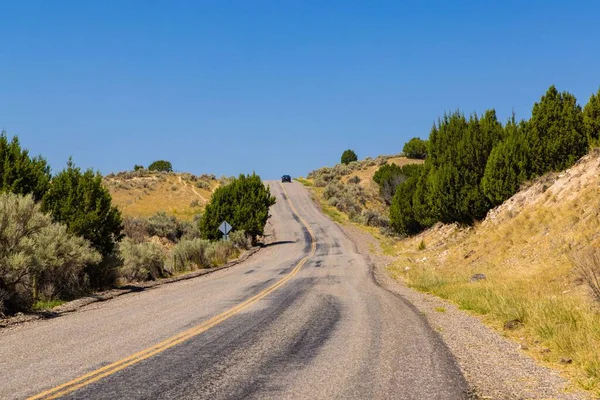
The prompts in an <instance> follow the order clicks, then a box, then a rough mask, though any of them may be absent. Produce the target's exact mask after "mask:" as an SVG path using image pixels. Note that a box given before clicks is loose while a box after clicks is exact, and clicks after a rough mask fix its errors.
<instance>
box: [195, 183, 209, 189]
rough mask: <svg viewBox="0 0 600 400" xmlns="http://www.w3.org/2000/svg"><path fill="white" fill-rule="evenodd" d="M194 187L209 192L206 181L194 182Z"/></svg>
mask: <svg viewBox="0 0 600 400" xmlns="http://www.w3.org/2000/svg"><path fill="white" fill-rule="evenodd" d="M196 187H197V188H198V189H204V190H210V184H209V183H208V182H206V181H198V182H196Z"/></svg>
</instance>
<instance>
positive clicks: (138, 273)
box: [119, 238, 169, 282]
mask: <svg viewBox="0 0 600 400" xmlns="http://www.w3.org/2000/svg"><path fill="white" fill-rule="evenodd" d="M119 248H120V251H121V257H122V258H123V266H122V267H121V269H120V271H119V272H120V275H121V277H122V278H124V279H125V280H126V281H129V282H142V281H147V280H155V279H158V278H162V277H165V276H168V275H169V274H168V273H167V271H166V270H165V253H164V251H163V249H162V248H161V247H160V246H159V245H158V244H156V243H153V242H144V243H135V242H134V241H133V240H131V239H129V238H125V239H123V241H122V242H121V244H120V246H119Z"/></svg>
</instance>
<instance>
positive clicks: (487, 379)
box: [341, 225, 592, 399]
mask: <svg viewBox="0 0 600 400" xmlns="http://www.w3.org/2000/svg"><path fill="white" fill-rule="evenodd" d="M341 228H342V229H343V231H344V232H345V233H346V235H347V236H348V237H349V238H350V239H351V240H352V241H353V242H354V243H355V244H356V246H357V248H358V250H359V251H360V252H361V253H362V254H364V255H365V256H367V257H368V258H369V259H370V261H371V264H372V268H373V277H374V279H375V280H376V281H377V282H378V283H379V284H380V285H381V286H383V287H384V288H386V289H387V290H389V291H391V292H392V293H394V294H396V295H398V296H401V297H403V298H404V299H406V300H408V301H409V302H410V303H412V304H413V305H414V306H415V307H416V308H417V309H418V310H419V312H421V313H422V314H423V315H424V316H425V317H426V318H427V320H428V321H429V323H430V324H431V326H432V327H434V328H435V329H436V330H437V332H438V333H439V335H440V336H441V338H442V339H443V341H444V342H445V343H446V345H447V346H448V348H449V349H450V351H451V352H452V353H453V354H454V356H455V357H456V360H457V362H458V364H459V367H460V368H461V370H462V373H463V375H464V377H465V378H466V380H467V382H468V383H469V386H470V387H471V388H472V389H473V390H474V391H475V393H476V396H477V397H478V398H481V399H588V398H592V397H591V396H590V395H588V394H586V393H583V392H575V391H572V390H569V389H568V385H569V383H568V381H567V380H566V379H565V378H563V377H562V376H560V374H559V373H558V372H557V371H554V370H552V369H549V368H547V367H544V366H541V365H539V364H538V363H537V362H536V361H535V360H533V359H532V358H531V357H529V356H528V355H527V354H525V353H524V352H523V350H521V349H520V346H519V344H517V343H514V342H512V341H510V340H508V339H506V338H504V337H502V336H501V335H500V334H498V333H497V332H495V331H494V330H492V329H491V328H489V327H487V326H485V325H484V324H483V323H482V322H481V321H480V320H479V319H478V318H476V317H474V316H471V315H469V314H467V313H465V312H464V311H461V310H459V309H458V308H457V307H456V306H455V305H454V304H452V303H449V302H447V301H445V300H443V299H440V298H438V297H435V296H432V295H428V294H425V293H421V292H418V291H415V290H413V289H410V288H409V287H407V286H406V285H404V284H402V283H401V282H398V281H397V280H395V279H394V278H392V277H391V275H390V274H389V272H388V271H387V270H386V266H387V265H389V264H390V263H391V262H392V261H393V257H390V256H386V255H384V254H383V252H382V251H381V247H380V245H379V242H378V241H377V239H375V238H374V237H372V236H371V235H370V234H368V233H367V232H364V231H363V230H361V229H359V228H357V227H355V226H352V225H344V226H341ZM440 310H445V311H443V312H440Z"/></svg>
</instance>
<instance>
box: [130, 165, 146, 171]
mask: <svg viewBox="0 0 600 400" xmlns="http://www.w3.org/2000/svg"><path fill="white" fill-rule="evenodd" d="M143 169H144V166H143V165H138V164H135V165H134V166H133V170H134V171H140V170H143Z"/></svg>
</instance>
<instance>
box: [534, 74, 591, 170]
mask: <svg viewBox="0 0 600 400" xmlns="http://www.w3.org/2000/svg"><path fill="white" fill-rule="evenodd" d="M528 127H529V134H528V146H529V157H530V159H531V172H532V174H533V175H534V176H539V175H543V174H545V173H546V172H549V171H560V170H563V169H566V168H568V167H570V166H571V165H573V164H574V163H575V161H577V160H578V159H579V158H581V157H582V156H583V155H585V153H586V152H587V150H588V137H587V134H586V132H585V128H584V124H583V113H582V111H581V107H580V106H579V105H578V104H577V100H576V99H575V96H573V95H572V94H571V93H568V92H562V93H559V92H558V90H556V87H554V85H553V86H550V88H549V89H548V91H547V92H546V94H545V95H544V96H542V98H541V100H540V102H539V103H535V105H534V106H533V111H532V113H531V119H530V120H529V123H528Z"/></svg>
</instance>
